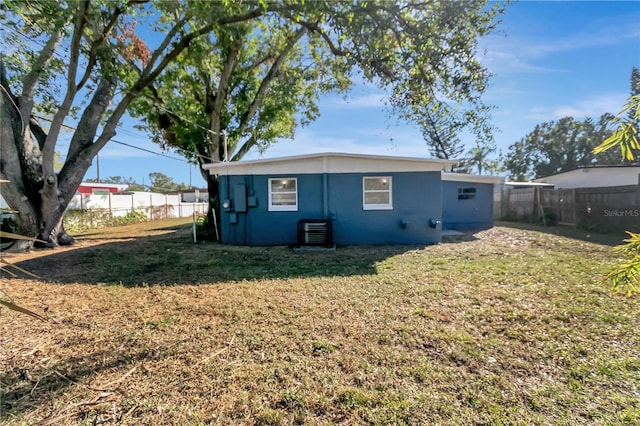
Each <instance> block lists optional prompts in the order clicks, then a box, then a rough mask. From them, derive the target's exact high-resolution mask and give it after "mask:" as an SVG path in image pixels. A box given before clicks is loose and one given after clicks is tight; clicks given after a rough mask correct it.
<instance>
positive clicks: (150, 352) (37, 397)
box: [0, 346, 175, 425]
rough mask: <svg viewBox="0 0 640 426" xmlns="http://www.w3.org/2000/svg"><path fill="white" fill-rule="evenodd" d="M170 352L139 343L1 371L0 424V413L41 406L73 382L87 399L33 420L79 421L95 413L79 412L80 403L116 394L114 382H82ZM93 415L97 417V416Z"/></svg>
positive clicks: (49, 421)
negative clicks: (40, 365)
mask: <svg viewBox="0 0 640 426" xmlns="http://www.w3.org/2000/svg"><path fill="white" fill-rule="evenodd" d="M174 352H175V350H172V349H171V348H162V347H159V346H156V347H151V346H141V347H135V348H131V349H129V350H126V351H122V350H121V349H120V348H114V347H111V348H105V349H100V350H96V351H93V352H90V353H87V354H79V355H78V356H75V357H68V358H66V359H65V360H64V361H60V362H59V363H56V364H54V365H52V366H49V367H48V368H46V369H40V368H38V366H37V365H36V366H35V367H34V370H33V371H29V370H27V369H24V368H16V369H14V370H13V371H5V372H3V373H2V374H0V383H2V384H3V386H6V387H7V389H8V390H7V391H6V393H5V394H4V395H3V398H2V399H0V423H2V420H3V416H7V417H6V418H11V417H12V416H19V415H22V414H24V413H28V412H31V411H33V410H35V409H38V408H41V407H42V405H43V404H47V403H51V400H52V399H54V398H55V395H57V394H59V393H60V392H64V391H65V389H67V388H68V387H70V386H74V385H76V386H82V387H86V389H85V390H84V392H85V394H86V395H87V399H88V401H85V402H84V403H80V404H70V405H69V406H67V407H66V408H65V409H62V410H60V411H58V412H57V413H55V412H52V413H51V414H50V415H49V416H48V417H45V418H44V419H41V420H40V421H39V422H37V423H38V424H47V425H48V424H70V423H69V422H70V421H73V420H75V421H79V420H80V418H83V417H85V420H88V417H89V414H93V415H95V413H90V412H89V411H86V410H85V412H84V413H83V412H82V411H81V408H82V405H83V404H86V405H88V406H91V405H94V404H93V402H94V401H95V399H94V398H95V397H99V395H101V394H102V395H103V396H104V395H111V394H112V393H117V391H116V389H117V387H118V383H117V381H116V382H115V383H111V384H107V386H105V387H103V388H100V387H98V388H94V387H87V385H86V384H85V383H86V381H87V379H88V378H91V377H92V376H96V375H100V374H101V373H103V372H109V371H113V370H120V369H124V368H126V369H129V370H130V371H131V372H132V371H133V370H132V369H131V367H133V369H137V367H138V366H139V365H140V363H141V362H154V361H160V360H162V359H163V358H167V357H170V356H173V355H174ZM31 366H33V365H31ZM105 392H106V394H105ZM95 417H96V419H97V418H98V416H97V415H95ZM83 424H84V423H83ZM87 424H88V422H87ZM93 424H96V423H93Z"/></svg>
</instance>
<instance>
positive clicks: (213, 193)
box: [200, 169, 222, 239]
mask: <svg viewBox="0 0 640 426" xmlns="http://www.w3.org/2000/svg"><path fill="white" fill-rule="evenodd" d="M200 170H201V171H202V177H203V178H204V179H205V180H206V181H207V190H208V192H209V208H208V209H207V218H206V220H205V228H206V229H207V232H206V233H205V234H206V236H208V237H210V238H212V239H213V238H216V236H219V235H221V234H220V233H221V232H222V227H221V226H220V189H219V187H218V177H217V176H215V175H212V174H209V172H208V171H206V170H202V169H200ZM214 215H215V218H214ZM216 239H217V238H216Z"/></svg>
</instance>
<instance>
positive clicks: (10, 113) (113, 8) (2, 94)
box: [0, 0, 293, 246]
mask: <svg viewBox="0 0 640 426" xmlns="http://www.w3.org/2000/svg"><path fill="white" fill-rule="evenodd" d="M292 7H293V6H291V5H288V4H284V3H279V2H277V3H276V2H273V3H272V2H266V3H259V4H257V3H253V2H248V3H240V2H187V1H183V2H178V1H175V2H151V1H146V0H124V1H117V2H116V1H110V0H82V1H71V2H62V3H61V2H58V1H56V0H35V1H29V2H25V1H20V0H7V1H5V2H4V3H2V5H0V10H1V12H0V21H1V22H0V24H1V25H2V28H3V35H4V34H8V36H7V39H6V43H7V46H8V47H7V49H6V52H4V50H5V49H4V48H3V52H4V53H5V54H4V55H3V56H2V57H0V88H1V91H0V136H1V137H0V140H1V141H2V144H1V152H0V154H1V155H0V158H1V159H2V162H1V163H0V176H1V177H3V178H6V179H8V180H10V181H11V182H10V183H9V184H7V185H3V187H2V196H3V197H4V198H5V200H6V201H7V203H8V204H9V205H10V206H11V207H12V208H13V209H14V210H18V211H19V212H20V214H19V215H18V217H17V222H18V225H19V227H20V229H21V231H22V233H24V234H25V235H28V236H38V237H39V238H40V239H41V240H44V241H46V242H47V245H49V246H55V245H58V244H70V243H72V242H73V239H72V238H71V237H69V236H68V235H67V233H66V232H65V231H64V228H63V226H62V216H63V214H64V211H65V209H66V207H67V205H68V203H69V201H70V200H71V198H72V197H73V195H74V194H75V191H76V189H77V187H78V185H79V184H80V183H81V181H82V178H83V176H84V175H85V173H86V171H87V169H88V168H89V167H90V165H91V162H92V160H93V158H95V156H96V155H97V154H98V152H99V151H100V150H101V149H102V148H103V147H104V146H105V145H106V144H107V143H108V142H109V140H110V139H111V138H112V137H113V136H115V134H116V126H117V124H118V122H119V120H120V119H121V118H122V116H123V114H124V113H125V111H126V110H127V108H128V107H129V105H130V104H131V103H132V102H133V101H134V100H135V99H136V98H137V97H139V96H140V94H141V93H142V92H143V91H144V90H145V88H147V87H148V86H149V84H150V83H151V82H153V81H154V80H155V79H156V78H157V77H158V76H159V75H161V74H162V72H163V71H164V69H165V68H166V67H167V66H168V65H169V64H171V63H172V62H173V61H175V60H176V59H177V58H178V56H179V55H180V53H181V52H182V51H184V49H185V48H186V47H187V46H189V44H190V43H192V42H193V41H194V40H197V39H198V38H199V37H202V36H206V35H208V34H210V33H211V32H212V31H214V30H215V29H217V28H220V27H222V26H225V25H229V24H233V23H237V22H242V21H247V20H251V19H257V18H258V17H260V16H263V15H267V14H270V13H276V12H284V11H287V10H290V9H291V8H292ZM142 21H144V22H149V23H150V25H148V26H146V27H145V30H144V32H143V33H144V34H143V35H144V37H146V38H148V39H149V40H154V45H153V46H148V45H146V44H145V43H143V42H142V38H141V36H140V35H139V34H138V33H136V32H135V29H136V28H137V25H136V23H137V22H142ZM36 113H37V114H36ZM39 114H44V115H47V116H48V117H50V120H51V121H50V124H49V125H48V127H46V126H43V125H41V123H40V122H39V120H38V119H37V118H36V117H38V116H39ZM71 118H75V119H76V120H77V125H76V126H75V130H74V131H73V134H72V136H71V141H70V144H69V149H68V151H67V153H66V155H65V157H64V158H65V162H64V164H63V166H62V169H61V170H60V171H59V172H56V171H55V169H54V163H55V161H54V159H55V150H56V146H57V143H58V139H59V135H60V132H61V129H62V128H63V126H64V125H65V124H64V123H65V120H68V119H71Z"/></svg>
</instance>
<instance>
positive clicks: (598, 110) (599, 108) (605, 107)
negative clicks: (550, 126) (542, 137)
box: [526, 93, 628, 121]
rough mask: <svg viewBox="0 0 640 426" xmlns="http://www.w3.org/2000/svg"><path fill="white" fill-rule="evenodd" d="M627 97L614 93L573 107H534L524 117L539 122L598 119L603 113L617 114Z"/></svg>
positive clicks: (592, 98)
mask: <svg viewBox="0 0 640 426" xmlns="http://www.w3.org/2000/svg"><path fill="white" fill-rule="evenodd" d="M627 96H628V95H627V94H625V93H615V94H607V95H600V96H595V97H591V98H588V99H585V100H582V101H578V102H576V103H575V104H573V105H557V106H553V107H535V108H531V110H530V113H529V114H527V115H526V117H527V118H530V119H534V120H540V121H548V120H557V119H559V118H563V117H574V118H585V117H591V118H598V117H600V116H601V115H602V114H604V113H605V112H609V113H612V114H617V113H618V111H619V110H620V109H621V108H622V106H623V104H624V102H625V99H626V97H627Z"/></svg>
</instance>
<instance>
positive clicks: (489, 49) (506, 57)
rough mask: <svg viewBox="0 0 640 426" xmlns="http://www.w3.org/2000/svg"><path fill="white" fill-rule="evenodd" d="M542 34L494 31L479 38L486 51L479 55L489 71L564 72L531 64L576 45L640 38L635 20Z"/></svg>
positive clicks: (595, 45) (599, 45) (603, 44)
mask: <svg viewBox="0 0 640 426" xmlns="http://www.w3.org/2000/svg"><path fill="white" fill-rule="evenodd" d="M544 36H545V35H544V34H537V33H535V38H533V39H532V38H527V37H517V36H513V37H504V36H500V35H494V36H492V37H489V38H487V39H485V40H482V41H481V47H482V49H484V50H485V51H486V53H485V54H484V55H480V56H479V59H480V61H481V62H482V64H483V65H484V66H486V67H487V69H489V70H490V71H491V72H493V73H523V72H543V73H547V72H565V71H566V70H562V69H555V68H549V67H544V66H538V65H535V64H536V63H538V62H539V61H541V60H544V59H545V58H547V57H548V56H549V55H551V54H557V53H562V52H569V51H574V50H579V49H590V48H603V47H607V46H617V45H620V44H623V43H627V42H628V41H629V40H637V39H638V38H640V25H638V24H637V23H625V22H618V23H615V24H614V23H611V22H609V23H602V22H601V23H599V25H598V26H596V29H595V30H594V31H588V30H585V31H583V32H580V33H573V34H569V35H567V36H564V37H553V38H552V39H549V38H547V39H543V37H544Z"/></svg>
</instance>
